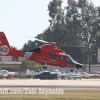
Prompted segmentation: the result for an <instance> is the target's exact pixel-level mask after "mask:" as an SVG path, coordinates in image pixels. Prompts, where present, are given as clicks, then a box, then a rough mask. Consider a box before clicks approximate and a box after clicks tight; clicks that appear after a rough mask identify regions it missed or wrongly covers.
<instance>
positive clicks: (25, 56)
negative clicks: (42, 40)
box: [24, 52, 33, 59]
mask: <svg viewBox="0 0 100 100" xmlns="http://www.w3.org/2000/svg"><path fill="white" fill-rule="evenodd" d="M32 54H33V52H26V53H25V55H24V58H26V59H29V58H30V56H31V55H32Z"/></svg>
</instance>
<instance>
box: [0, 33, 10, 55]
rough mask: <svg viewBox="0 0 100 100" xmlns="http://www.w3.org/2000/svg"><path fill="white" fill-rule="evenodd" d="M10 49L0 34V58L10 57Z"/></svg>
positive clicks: (3, 34)
mask: <svg viewBox="0 0 100 100" xmlns="http://www.w3.org/2000/svg"><path fill="white" fill-rule="evenodd" d="M10 55H11V47H10V45H9V43H8V40H7V38H6V35H5V33H4V32H0V56H10Z"/></svg>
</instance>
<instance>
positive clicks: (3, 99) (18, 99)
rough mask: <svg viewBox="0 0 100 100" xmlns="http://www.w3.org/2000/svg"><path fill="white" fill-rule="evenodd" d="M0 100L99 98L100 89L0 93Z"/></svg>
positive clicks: (99, 99)
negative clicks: (57, 92)
mask: <svg viewBox="0 0 100 100" xmlns="http://www.w3.org/2000/svg"><path fill="white" fill-rule="evenodd" d="M0 100H100V91H66V92H64V94H60V95H59V94H48V95H43V94H0Z"/></svg>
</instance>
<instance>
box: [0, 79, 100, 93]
mask: <svg viewBox="0 0 100 100" xmlns="http://www.w3.org/2000/svg"><path fill="white" fill-rule="evenodd" d="M0 88H63V89H64V90H99V91H100V79H81V80H79V79H77V80H39V79H8V80H7V79H1V80H0Z"/></svg>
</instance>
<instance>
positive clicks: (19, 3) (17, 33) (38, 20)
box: [0, 0, 100, 49]
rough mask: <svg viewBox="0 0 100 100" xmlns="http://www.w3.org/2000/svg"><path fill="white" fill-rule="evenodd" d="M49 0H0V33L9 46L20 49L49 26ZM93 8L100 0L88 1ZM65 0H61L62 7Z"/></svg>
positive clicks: (99, 3)
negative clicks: (3, 34)
mask: <svg viewBox="0 0 100 100" xmlns="http://www.w3.org/2000/svg"><path fill="white" fill-rule="evenodd" d="M50 1H51V0H0V31H3V32H4V33H5V34H6V37H7V39H8V41H9V44H10V45H12V46H15V47H17V49H21V48H22V47H23V45H24V44H25V42H26V43H27V41H28V40H33V41H34V39H31V38H28V37H24V36H30V37H36V36H37V34H40V33H42V32H43V31H44V30H45V29H47V27H48V26H49V21H48V20H49V19H50V17H49V15H48V13H49V12H48V4H49V2H50ZM89 1H92V2H93V3H94V6H99V5H100V0H89ZM66 2H67V0H63V7H64V6H66Z"/></svg>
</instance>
